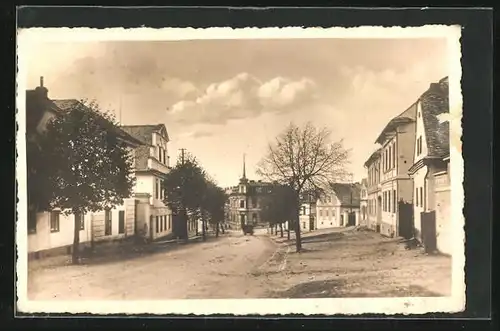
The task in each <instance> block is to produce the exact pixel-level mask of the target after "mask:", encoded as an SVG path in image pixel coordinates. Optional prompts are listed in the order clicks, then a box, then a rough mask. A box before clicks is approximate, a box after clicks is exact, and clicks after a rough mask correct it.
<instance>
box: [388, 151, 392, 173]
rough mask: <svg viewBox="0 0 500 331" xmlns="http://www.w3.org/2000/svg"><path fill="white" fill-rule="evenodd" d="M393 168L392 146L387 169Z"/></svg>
mask: <svg viewBox="0 0 500 331" xmlns="http://www.w3.org/2000/svg"><path fill="white" fill-rule="evenodd" d="M391 168H392V146H389V164H388V165H387V169H388V170H389V169H391Z"/></svg>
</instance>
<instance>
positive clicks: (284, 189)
mask: <svg viewBox="0 0 500 331" xmlns="http://www.w3.org/2000/svg"><path fill="white" fill-rule="evenodd" d="M295 203H296V200H295V192H294V191H293V189H292V188H291V187H290V186H286V185H281V184H277V183H276V184H274V185H273V186H272V187H271V192H270V193H269V194H268V195H266V196H265V197H264V198H263V202H262V214H261V215H262V216H261V217H262V218H263V219H264V220H265V221H266V222H268V223H269V225H270V226H271V227H272V226H275V225H279V227H280V230H281V237H283V223H286V222H287V221H288V222H289V221H291V220H293V219H294V211H295V210H296V207H295V206H294V204H295ZM289 229H290V227H288V230H289ZM288 233H289V232H288Z"/></svg>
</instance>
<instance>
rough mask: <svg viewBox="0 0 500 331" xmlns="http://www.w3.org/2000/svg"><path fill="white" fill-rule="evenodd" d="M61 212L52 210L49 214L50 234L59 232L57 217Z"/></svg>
mask: <svg viewBox="0 0 500 331" xmlns="http://www.w3.org/2000/svg"><path fill="white" fill-rule="evenodd" d="M60 214H61V212H60V211H58V210H54V211H51V212H50V232H59V216H60Z"/></svg>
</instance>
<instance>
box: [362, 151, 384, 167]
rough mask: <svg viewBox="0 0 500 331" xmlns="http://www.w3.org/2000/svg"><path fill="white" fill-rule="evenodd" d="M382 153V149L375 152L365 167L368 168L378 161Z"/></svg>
mask: <svg viewBox="0 0 500 331" xmlns="http://www.w3.org/2000/svg"><path fill="white" fill-rule="evenodd" d="M381 151H382V149H381V148H379V149H377V150H376V151H375V152H373V153H372V154H371V155H370V157H369V158H368V160H366V162H365V164H364V166H365V167H367V168H368V167H369V166H370V165H371V164H372V163H373V161H375V160H376V159H378V158H379V157H380V153H381Z"/></svg>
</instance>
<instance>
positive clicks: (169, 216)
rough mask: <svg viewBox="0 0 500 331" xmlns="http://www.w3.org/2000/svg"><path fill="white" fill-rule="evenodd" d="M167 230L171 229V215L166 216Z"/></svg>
mask: <svg viewBox="0 0 500 331" xmlns="http://www.w3.org/2000/svg"><path fill="white" fill-rule="evenodd" d="M167 218H168V229H169V230H170V229H171V228H172V215H168V216H167Z"/></svg>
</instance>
